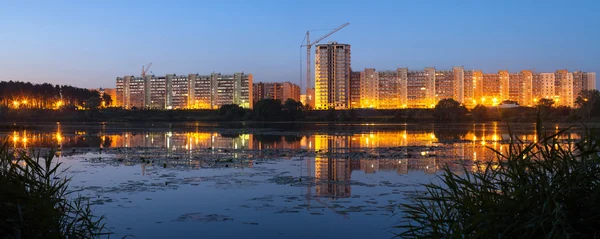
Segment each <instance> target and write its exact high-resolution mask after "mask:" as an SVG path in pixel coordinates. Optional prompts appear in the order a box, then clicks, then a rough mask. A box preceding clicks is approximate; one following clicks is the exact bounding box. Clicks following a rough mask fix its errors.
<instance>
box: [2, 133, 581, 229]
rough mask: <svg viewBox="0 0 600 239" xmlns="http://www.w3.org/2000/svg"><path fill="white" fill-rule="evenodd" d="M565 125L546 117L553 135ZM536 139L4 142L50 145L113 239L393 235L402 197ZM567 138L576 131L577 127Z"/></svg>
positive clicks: (270, 136) (210, 137)
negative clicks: (446, 172)
mask: <svg viewBox="0 0 600 239" xmlns="http://www.w3.org/2000/svg"><path fill="white" fill-rule="evenodd" d="M562 128H563V126H561V125H546V126H545V131H547V132H549V133H553V132H558V131H559V130H561V129H562ZM511 133H512V135H513V138H515V137H518V138H519V139H521V140H523V142H525V143H527V142H533V141H535V140H537V134H536V130H535V126H534V125H533V124H518V125H511V127H510V131H509V127H508V126H506V125H503V124H499V123H487V124H443V125H440V124H438V125H435V124H423V125H418V124H356V125H352V124H347V125H340V124H338V125H329V124H302V125H294V124H275V123H273V124H267V125H264V124H263V125H246V124H235V125H224V124H203V123H193V122H192V123H178V124H169V123H163V124H159V123H155V124H110V123H98V124H60V123H57V124H47V125H32V127H28V128H21V129H18V130H4V131H2V132H1V134H2V136H4V137H6V138H7V140H8V143H9V145H10V146H12V147H15V148H22V149H27V150H30V149H40V148H56V149H57V150H58V152H57V153H56V155H57V157H58V160H59V161H60V162H62V163H63V165H64V166H65V167H64V168H65V169H67V168H68V169H67V170H66V171H65V172H64V174H65V175H67V176H73V179H72V182H71V184H70V187H71V189H72V190H77V191H78V192H77V195H78V196H81V197H85V198H88V199H89V201H90V203H92V205H93V208H94V212H95V213H96V214H97V215H105V216H106V218H107V221H106V222H107V226H108V228H109V229H110V230H111V231H112V232H114V233H115V235H113V236H112V237H115V238H121V237H123V236H127V235H131V236H135V237H136V238H198V237H209V238H214V237H219V238H221V237H236V238H241V237H244V238H265V237H286V238H308V237H311V238H344V237H346V238H367V237H368V238H391V237H393V236H394V234H393V233H394V232H398V231H397V230H395V229H393V228H392V227H393V226H394V225H397V224H398V223H399V221H400V220H401V215H400V214H399V213H400V211H399V208H398V206H397V205H398V204H399V203H403V202H407V198H409V197H410V196H411V195H414V194H415V192H416V191H418V190H421V189H422V188H421V187H420V184H421V183H427V182H430V181H432V180H433V181H435V177H436V175H437V174H439V172H440V170H441V168H442V167H443V166H444V165H448V166H450V168H452V170H455V171H456V172H460V171H461V170H462V168H463V167H466V168H467V169H468V170H470V169H471V168H472V167H475V166H474V165H473V162H475V161H478V160H489V159H493V158H494V157H495V154H494V153H493V152H492V151H491V150H490V148H492V149H496V150H498V151H500V152H504V151H506V148H507V147H508V143H509V140H510V138H511V136H510V135H511ZM564 137H566V138H569V139H578V138H580V137H581V134H580V132H579V131H577V130H573V131H570V133H568V134H566V135H565V136H564Z"/></svg>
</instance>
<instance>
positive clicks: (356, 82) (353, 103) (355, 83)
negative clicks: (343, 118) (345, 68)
mask: <svg viewBox="0 0 600 239" xmlns="http://www.w3.org/2000/svg"><path fill="white" fill-rule="evenodd" d="M360 74H361V72H360V71H352V72H350V108H362V107H361V105H360Z"/></svg>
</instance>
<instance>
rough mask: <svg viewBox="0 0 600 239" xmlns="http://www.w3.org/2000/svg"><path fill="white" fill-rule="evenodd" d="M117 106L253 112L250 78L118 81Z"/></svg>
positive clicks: (215, 75) (180, 77)
mask: <svg viewBox="0 0 600 239" xmlns="http://www.w3.org/2000/svg"><path fill="white" fill-rule="evenodd" d="M116 83H117V90H116V91H117V103H118V105H119V106H122V107H124V108H126V109H130V108H133V107H136V108H152V109H186V108H188V109H215V108H218V107H220V106H222V105H224V104H237V105H240V106H241V107H244V108H252V103H251V102H252V94H251V92H252V75H251V74H244V73H235V74H234V75H221V74H220V73H213V74H211V75H210V76H201V75H198V74H190V75H187V76H185V75H175V74H168V75H166V76H164V77H161V76H159V77H157V76H154V75H146V76H145V78H142V77H134V76H125V77H118V78H117V82H116Z"/></svg>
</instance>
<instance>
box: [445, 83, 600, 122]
mask: <svg viewBox="0 0 600 239" xmlns="http://www.w3.org/2000/svg"><path fill="white" fill-rule="evenodd" d="M538 113H539V115H540V117H542V119H543V120H567V121H577V120H589V119H592V118H598V117H600V92H599V91H598V90H584V91H582V92H580V93H579V95H578V96H577V98H576V100H575V107H574V108H571V107H567V106H556V102H555V101H554V100H553V99H540V100H538V101H537V102H536V105H535V107H519V108H512V109H500V108H497V107H487V106H484V105H477V106H475V108H473V109H471V110H470V111H469V110H467V109H466V108H465V107H464V106H463V105H461V104H460V103H459V102H458V101H456V100H454V99H443V100H440V101H439V102H438V104H437V105H436V106H435V109H434V117H435V119H436V120H438V121H462V120H465V119H473V120H474V121H489V120H492V121H531V122H533V121H535V118H536V117H537V115H538ZM469 115H470V116H471V117H469Z"/></svg>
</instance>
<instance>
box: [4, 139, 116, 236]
mask: <svg viewBox="0 0 600 239" xmlns="http://www.w3.org/2000/svg"><path fill="white" fill-rule="evenodd" d="M54 154H55V152H54V151H50V152H49V153H48V154H47V155H45V156H43V157H41V156H40V155H39V153H38V154H35V153H34V152H29V153H28V152H27V151H24V150H14V151H13V150H11V149H10V148H9V147H8V146H7V144H6V143H4V144H3V145H2V146H1V148H0V238H7V239H8V238H15V239H18V238H99V237H101V236H108V235H109V234H110V233H109V232H108V231H107V230H106V229H105V225H104V217H96V216H94V215H93V212H92V210H91V208H90V205H89V202H87V201H84V199H81V198H77V199H71V198H73V197H72V196H73V195H71V194H72V193H73V192H72V191H69V190H68V184H69V182H70V180H71V178H69V177H63V176H62V171H59V169H62V168H61V165H62V163H60V162H57V160H55V159H54ZM30 155H33V156H30Z"/></svg>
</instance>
